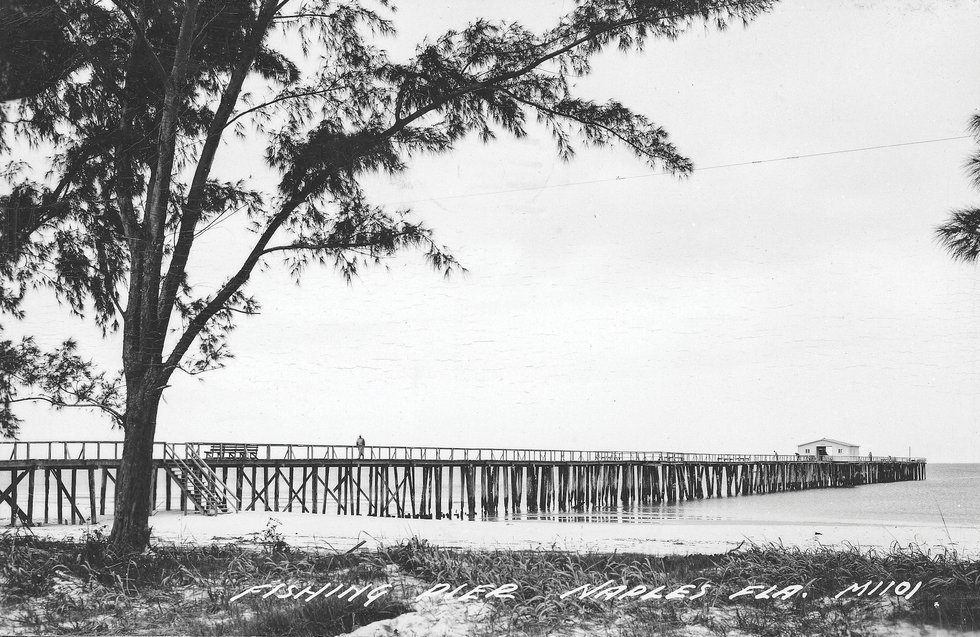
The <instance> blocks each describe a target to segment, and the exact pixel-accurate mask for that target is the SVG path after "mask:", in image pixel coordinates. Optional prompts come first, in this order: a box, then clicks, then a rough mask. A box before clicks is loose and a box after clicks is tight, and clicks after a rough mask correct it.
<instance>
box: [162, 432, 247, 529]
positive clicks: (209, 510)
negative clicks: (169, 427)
mask: <svg viewBox="0 0 980 637" xmlns="http://www.w3.org/2000/svg"><path fill="white" fill-rule="evenodd" d="M168 456H169V458H168ZM164 459H169V460H172V461H173V462H174V463H176V464H177V466H178V467H180V468H181V469H182V470H183V476H184V478H185V479H186V480H188V481H189V482H190V483H191V484H193V486H194V487H196V492H191V493H187V495H189V496H190V498H191V500H192V501H193V502H194V504H195V505H197V507H198V508H200V509H201V511H203V512H204V513H205V514H215V513H218V512H219V511H221V507H220V504H221V498H220V497H219V494H217V493H215V487H214V484H213V483H211V482H209V481H205V479H204V477H205V476H204V475H202V473H207V472H210V473H212V474H213V473H214V472H213V471H211V470H210V467H207V465H205V468H204V469H202V468H201V467H200V466H197V465H196V464H195V465H194V466H191V465H190V464H188V463H187V461H186V460H185V459H184V458H181V457H180V456H179V455H177V451H176V449H175V445H173V444H169V443H168V444H165V445H164ZM213 478H215V479H216V478H217V476H213ZM185 492H186V489H185ZM235 500H237V498H235ZM235 511H236V512H237V511H238V509H237V508H235Z"/></svg>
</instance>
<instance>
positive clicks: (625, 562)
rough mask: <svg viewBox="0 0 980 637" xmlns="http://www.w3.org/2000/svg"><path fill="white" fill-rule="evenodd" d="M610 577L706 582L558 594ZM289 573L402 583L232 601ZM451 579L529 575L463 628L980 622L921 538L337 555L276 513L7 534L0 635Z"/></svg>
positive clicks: (296, 613)
mask: <svg viewBox="0 0 980 637" xmlns="http://www.w3.org/2000/svg"><path fill="white" fill-rule="evenodd" d="M610 580H611V583H610V584H607V585H606V586H607V588H612V587H613V586H620V585H622V586H625V587H627V588H632V587H635V586H637V585H643V586H646V587H647V588H648V589H652V588H654V587H658V586H664V587H665V588H664V591H663V592H664V593H666V592H669V591H671V590H675V589H677V588H678V587H682V586H685V585H689V586H690V588H689V589H687V590H688V595H689V596H690V593H691V592H692V591H696V590H703V594H702V595H700V596H699V597H698V598H697V599H677V600H666V599H649V600H643V599H640V598H639V597H638V596H637V597H634V598H630V599H617V598H616V597H615V596H613V598H612V599H596V598H595V597H589V598H586V599H580V597H579V595H578V594H572V595H568V596H566V597H565V598H564V599H563V598H561V597H560V596H561V594H562V593H565V592H568V591H573V590H576V589H580V590H581V588H580V587H583V586H585V587H586V588H587V590H592V589H593V588H594V587H596V586H599V585H601V584H603V583H605V582H609V581H610ZM869 580H870V581H875V582H877V581H879V580H885V581H891V580H898V581H901V580H906V581H910V582H918V581H921V582H922V585H921V587H920V589H919V590H918V591H917V592H916V594H915V595H913V596H912V598H911V599H905V598H904V597H899V596H895V595H886V596H872V597H870V598H864V597H860V596H854V595H845V596H843V597H841V598H835V595H836V594H837V593H838V592H840V591H841V590H844V589H845V588H846V587H848V586H849V585H850V584H852V583H859V584H860V583H864V582H866V581H869ZM407 581H411V582H414V583H415V584H413V585H412V586H406V585H405V582H407ZM278 582H289V583H298V584H300V585H305V584H320V585H323V584H327V583H329V582H338V583H340V582H342V583H344V584H345V585H346V584H354V585H358V586H366V585H372V586H374V585H381V584H384V583H391V584H393V585H394V588H393V589H392V590H391V591H390V592H391V594H387V595H384V596H381V597H378V598H377V599H376V600H375V601H374V602H372V603H371V604H370V605H369V606H366V607H365V605H364V603H363V601H364V600H363V598H362V599H357V600H353V601H351V600H338V599H336V597H321V598H318V599H315V600H313V601H310V602H304V601H302V600H295V599H276V598H275V597H272V598H269V599H263V598H262V596H261V595H246V596H244V597H243V598H241V599H239V600H237V601H234V602H232V601H230V599H231V597H232V596H234V595H235V594H237V593H239V592H241V591H243V590H245V589H247V588H248V587H250V586H255V585H260V584H275V583H278ZM442 582H446V583H451V584H452V585H453V586H464V585H465V586H467V587H471V586H479V585H486V584H498V585H499V584H504V583H510V582H513V583H516V584H518V588H517V590H515V591H513V592H512V594H513V598H511V599H494V600H488V601H487V604H488V606H489V612H488V613H485V614H484V616H483V617H482V618H481V619H480V620H479V621H478V622H474V623H473V624H472V625H469V626H466V627H465V628H466V630H468V632H469V634H477V635H505V634H506V635H551V634H554V635H563V634H565V635H572V634H580V635H582V634H584V635H589V634H608V635H623V636H630V635H650V634H655V635H660V634H662V635H671V634H689V631H691V630H694V629H692V628H691V627H699V628H697V630H700V631H701V634H704V633H705V631H707V632H708V633H711V634H717V635H727V634H731V635H736V634H739V635H767V636H768V635H773V636H775V635H842V634H848V633H850V634H868V633H874V632H875V631H876V630H877V631H878V633H877V634H889V629H888V626H890V625H892V624H894V623H895V622H904V625H905V626H911V627H921V628H925V629H926V630H927V631H928V630H931V629H933V628H946V629H952V630H957V629H972V630H977V629H980V562H977V561H971V560H967V559H963V558H960V557H959V556H957V555H956V554H955V553H953V552H940V553H926V552H923V551H921V550H919V549H918V548H916V547H914V546H913V547H898V546H895V547H892V549H891V550H890V551H888V552H887V553H873V552H867V551H862V550H860V549H858V548H857V547H850V548H845V549H831V548H816V549H798V548H790V547H783V546H779V545H767V546H749V547H745V548H743V549H741V550H738V551H734V552H731V553H729V554H726V555H715V556H704V555H695V556H668V557H653V556H648V555H638V554H623V553H618V554H616V553H614V554H608V553H569V552H566V551H561V550H557V549H551V550H534V551H472V550H454V549H446V548H439V547H435V546H432V545H429V544H427V543H425V542H422V541H417V540H410V541H407V542H405V543H402V544H399V545H396V546H389V547H384V548H381V549H377V550H374V551H361V552H356V553H338V552H336V551H332V550H303V551H299V550H293V549H291V548H290V547H289V546H288V545H287V544H286V543H285V542H284V541H283V538H282V536H280V535H279V534H278V532H277V530H276V528H275V526H274V525H273V526H271V527H270V528H269V529H267V531H266V534H265V537H263V538H260V540H259V541H258V542H257V543H254V544H251V545H249V546H243V545H235V544H220V545H219V544H213V545H207V546H192V545H172V544H161V543H158V544H156V545H154V546H153V547H152V548H151V549H150V550H148V551H145V552H144V553H141V554H139V555H129V556H116V555H113V554H112V553H111V552H110V551H109V550H108V545H107V542H106V538H105V537H103V536H102V535H101V534H99V533H93V534H90V535H88V536H87V537H85V538H84V539H83V540H82V541H78V542H71V541H54V540H46V539H41V538H36V537H33V536H29V535H24V534H21V533H14V532H8V533H5V534H0V633H7V632H12V631H17V632H23V633H26V634H31V633H45V634H133V633H144V634H147V633H149V634H193V635H232V634H234V635H339V634H343V633H346V632H348V631H350V630H352V629H354V628H356V627H357V626H363V625H366V624H369V623H372V622H374V621H378V620H382V619H388V618H393V617H396V616H398V615H401V614H403V613H407V612H410V611H412V610H413V607H414V602H415V596H416V595H417V593H418V592H419V591H420V590H424V589H425V588H426V587H429V586H431V585H433V584H435V583H442ZM790 584H800V585H805V589H804V590H805V592H806V593H807V594H806V596H804V595H802V594H797V595H794V596H792V597H790V598H789V599H786V600H773V599H761V600H760V599H755V597H754V596H752V595H748V596H742V597H738V598H737V599H729V596H730V595H731V594H732V593H733V592H735V591H738V590H740V589H742V588H743V587H745V586H751V585H767V586H769V585H777V586H780V587H782V586H787V585H790ZM702 587H704V588H703V589H702ZM624 590H625V589H624ZM599 597H601V596H599ZM685 631H688V632H685ZM882 631H883V632H882Z"/></svg>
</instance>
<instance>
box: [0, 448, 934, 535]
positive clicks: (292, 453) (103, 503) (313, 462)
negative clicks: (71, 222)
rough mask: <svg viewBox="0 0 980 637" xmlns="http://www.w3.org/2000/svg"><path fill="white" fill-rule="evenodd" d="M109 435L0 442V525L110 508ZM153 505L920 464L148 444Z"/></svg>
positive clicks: (314, 501) (346, 505) (633, 485)
mask: <svg viewBox="0 0 980 637" xmlns="http://www.w3.org/2000/svg"><path fill="white" fill-rule="evenodd" d="M121 452H122V444H121V443H119V442H102V441H78V442H0V516H2V517H0V520H6V519H8V518H9V523H10V524H11V525H24V526H29V525H34V524H40V523H44V524H52V523H53V524H78V523H93V522H97V521H100V517H102V516H105V515H106V511H107V510H109V511H110V512H111V503H112V494H113V490H114V487H113V485H114V482H115V478H116V475H117V472H118V468H119V457H120V454H121ZM154 467H155V470H154V472H153V487H152V489H153V496H152V499H153V503H154V507H155V509H156V510H166V511H170V510H179V511H184V512H195V511H197V512H201V513H207V514H216V513H225V512H235V511H255V510H260V511H263V510H264V511H297V512H299V511H301V512H304V513H314V514H326V513H331V514H336V515H370V516H391V517H414V518H436V519H442V518H469V519H475V518H478V517H485V518H496V517H523V516H526V515H541V514H572V513H588V512H597V511H598V512H617V511H618V512H626V511H633V510H640V509H642V508H643V507H650V506H656V505H663V504H668V505H670V504H676V503H680V502H684V501H690V500H700V499H703V498H721V497H736V496H748V495H756V494H765V493H777V492H783V491H800V490H804V489H819V488H829V487H852V486H858V485H863V484H876V483H884V482H897V481H907V480H924V479H925V477H926V461H925V458H893V457H880V456H879V457H872V456H853V457H843V458H842V457H835V458H834V459H833V460H830V459H829V458H827V457H823V458H818V457H815V456H797V455H736V454H698V453H672V452H649V451H562V450H536V449H462V448H432V447H426V448H421V447H364V448H363V449H358V448H357V447H354V446H336V445H288V444H242V443H162V442H161V443H156V444H155V447H154Z"/></svg>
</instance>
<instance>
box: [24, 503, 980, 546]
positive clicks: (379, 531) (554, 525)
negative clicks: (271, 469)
mask: <svg viewBox="0 0 980 637" xmlns="http://www.w3.org/2000/svg"><path fill="white" fill-rule="evenodd" d="M270 521H278V523H277V529H278V533H279V534H281V535H282V537H283V538H284V539H285V541H287V542H288V543H289V544H290V545H293V546H297V547H324V548H333V549H336V550H339V551H346V550H349V549H351V548H353V547H355V546H358V545H361V546H362V547H363V548H375V547H378V546H384V545H392V544H397V543H399V542H401V541H404V540H406V539H409V538H413V537H417V538H419V539H423V540H426V541H428V542H430V543H432V544H435V545H438V546H446V547H460V548H473V549H476V548H482V549H504V550H515V549H517V550H519V549H541V548H555V549H560V550H569V551H594V552H612V551H617V552H633V553H643V554H650V555H668V554H695V553H702V554H713V553H723V552H726V551H729V550H732V549H735V548H737V547H739V546H740V545H742V544H751V543H756V544H764V543H778V544H782V545H784V546H792V547H801V548H806V547H816V546H821V545H823V546H847V545H854V546H858V547H861V548H868V549H887V548H889V547H890V546H892V545H894V544H899V545H902V546H908V545H909V544H915V545H917V546H919V547H921V548H922V549H923V550H932V551H942V550H946V549H952V550H955V551H956V552H957V553H959V554H960V555H962V556H964V557H973V556H978V555H980V528H978V527H977V526H972V527H968V526H948V527H941V526H940V527H936V526H927V525H919V526H915V525H886V524H880V525H858V524H839V525H834V524H807V523H773V522H766V523H752V522H732V521H723V522H704V521H685V520H669V521H659V522H656V523H602V522H588V523H576V522H551V521H513V522H508V521H494V522H482V521H468V520H425V519H407V518H373V517H356V516H351V517H344V516H322V515H312V514H308V513H287V512H260V511H256V512H244V513H237V514H226V515H218V516H203V515H197V514H192V515H184V514H181V513H177V512H160V513H157V514H156V515H154V516H153V517H152V518H151V519H150V524H151V526H152V532H153V537H154V538H156V539H157V540H163V541H171V542H177V543H183V542H187V543H195V544H202V543H203V544H206V543H210V542H242V541H245V542H249V541H257V540H259V539H260V537H261V535H262V534H263V532H264V531H265V530H266V528H267V527H268V525H269V524H270ZM108 524H109V522H108V519H107V521H106V523H104V524H96V525H76V526H67V525H51V526H38V527H34V529H33V531H34V532H35V533H37V534H39V535H44V536H49V537H69V536H79V535H81V534H83V533H84V532H85V531H86V530H88V529H93V528H102V529H104V530H105V531H108V528H109V526H108ZM362 542H363V544H361V543H362Z"/></svg>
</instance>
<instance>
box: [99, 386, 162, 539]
mask: <svg viewBox="0 0 980 637" xmlns="http://www.w3.org/2000/svg"><path fill="white" fill-rule="evenodd" d="M141 395H142V396H141ZM127 402H128V404H127V408H126V420H125V428H126V435H125V438H124V442H123V452H122V462H121V464H120V465H119V473H118V474H117V475H116V485H115V493H116V495H115V503H114V509H115V510H114V513H113V522H112V533H111V535H110V536H109V540H110V542H111V544H112V547H113V548H114V549H116V550H117V551H120V552H130V551H140V550H142V549H144V548H145V547H146V546H147V544H149V541H150V527H149V521H150V512H151V510H152V503H151V502H150V497H151V493H150V489H151V484H152V482H151V476H152V473H153V439H154V435H155V434H156V427H157V411H158V409H159V408H160V394H159V392H151V394H150V395H149V396H147V395H146V394H145V393H143V392H136V394H135V396H134V397H133V398H132V399H130V400H128V401H127Z"/></svg>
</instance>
